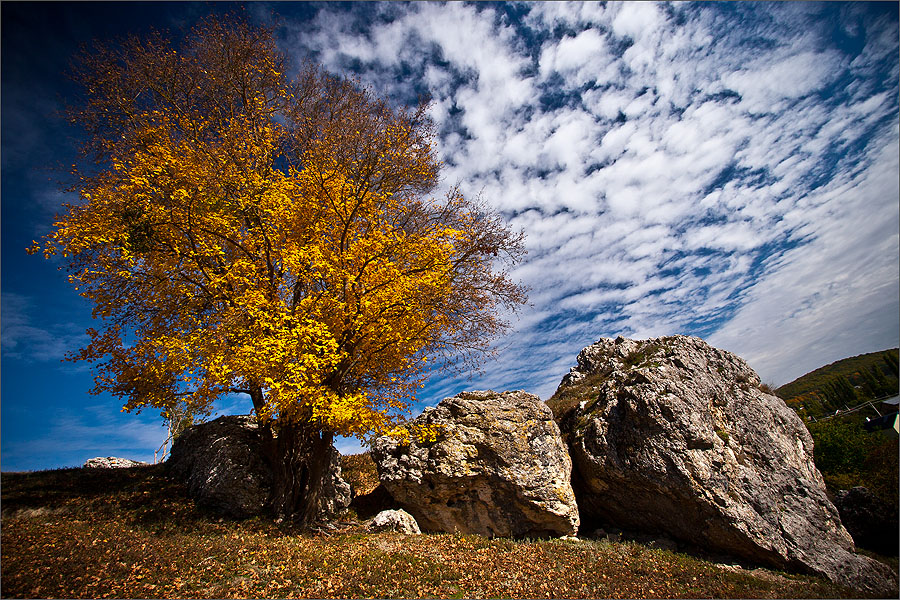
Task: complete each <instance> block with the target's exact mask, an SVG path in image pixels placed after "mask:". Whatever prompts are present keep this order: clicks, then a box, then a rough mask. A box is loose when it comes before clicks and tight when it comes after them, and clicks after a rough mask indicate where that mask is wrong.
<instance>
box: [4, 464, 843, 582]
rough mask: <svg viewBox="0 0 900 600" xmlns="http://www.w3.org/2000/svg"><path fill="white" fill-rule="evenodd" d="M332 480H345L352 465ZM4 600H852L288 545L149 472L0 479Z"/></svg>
mask: <svg viewBox="0 0 900 600" xmlns="http://www.w3.org/2000/svg"><path fill="white" fill-rule="evenodd" d="M347 458H348V459H350V460H349V463H350V464H347V462H345V470H346V471H347V472H348V473H352V472H353V471H354V470H355V467H354V466H353V461H357V462H360V463H365V461H364V459H351V458H350V457H347ZM0 483H2V507H3V512H2V547H0V551H2V557H0V559H2V562H0V565H2V582H0V583H2V591H3V596H4V597H8V598H18V597H45V598H58V597H67V598H122V597H130V598H143V597H149V598H166V597H180V598H206V597H221V598H232V597H242V598H248V597H249V598H254V597H259V598H270V597H297V598H303V597H317V598H341V597H350V598H358V597H363V598H370V597H396V598H410V597H415V598H425V597H439V598H463V597H465V598H488V597H490V598H520V597H529V598H551V597H555V598H569V597H578V598H583V597H597V598H618V597H636V598H645V597H646V598H649V597H654V598H655V597H659V598H663V597H672V598H674V597H693V598H703V597H716V598H726V597H745V598H748V597H751V598H779V597H786V598H797V597H808V598H814V597H822V598H837V597H854V596H857V595H858V594H857V593H856V592H853V591H851V590H847V589H844V588H840V587H837V586H834V585H832V584H830V583H828V582H826V581H824V580H822V579H818V578H813V577H807V576H799V575H787V574H783V573H777V572H774V571H768V570H762V569H757V570H752V571H748V570H743V569H739V568H735V567H726V566H723V565H716V564H714V563H711V562H704V561H701V560H698V559H696V558H692V557H689V556H687V555H684V554H678V553H673V552H669V551H665V550H661V549H652V548H648V547H645V546H642V545H639V544H636V543H610V542H606V541H591V540H509V539H493V540H489V539H486V538H483V537H479V536H470V535H458V534H427V535H421V536H404V535H400V534H395V533H378V534H371V533H368V532H366V530H365V528H364V526H363V525H362V524H361V523H359V522H356V521H354V520H352V519H350V518H347V519H345V520H343V521H341V522H340V523H339V527H338V528H337V529H336V531H335V532H334V533H331V534H321V533H320V534H303V535H297V534H292V533H290V532H287V531H284V530H281V529H279V528H277V527H276V526H275V525H274V524H273V523H271V522H270V521H267V520H265V519H261V518H253V519H248V520H243V521H235V520H227V519H222V518H219V517H217V516H216V515H213V514H210V513H206V512H204V511H202V510H199V509H197V508H196V507H195V506H194V504H193V502H192V501H191V500H189V499H188V498H187V497H186V496H185V490H184V488H183V487H182V486H180V485H179V484H177V483H175V482H173V481H171V480H170V479H169V478H168V477H166V475H165V472H164V470H163V469H162V468H161V467H160V466H151V467H138V468H133V469H116V470H88V469H64V470H57V471H43V472H35V473H4V474H3V475H2V482H0Z"/></svg>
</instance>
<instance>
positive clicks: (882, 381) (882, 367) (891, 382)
mask: <svg viewBox="0 0 900 600" xmlns="http://www.w3.org/2000/svg"><path fill="white" fill-rule="evenodd" d="M897 391H898V349H897V348H894V349H892V350H883V351H881V352H870V353H868V354H860V355H859V356H853V357H851V358H845V359H843V360H839V361H836V362H833V363H831V364H829V365H825V366H824V367H820V368H818V369H816V370H815V371H812V372H810V373H807V374H806V375H803V376H802V377H799V378H797V379H795V380H794V381H792V382H790V383H787V384H785V385H783V386H781V387H780V388H778V389H777V390H776V394H777V395H778V396H780V397H781V398H783V399H784V400H785V402H787V403H788V405H789V406H791V407H792V408H794V409H795V410H800V407H803V408H802V410H803V411H805V414H806V415H808V416H810V417H819V416H822V415H824V414H826V413H832V412H834V411H835V410H837V409H842V408H844V406H845V405H846V406H850V407H852V406H854V405H856V404H860V403H862V402H865V401H866V400H872V399H875V398H882V397H885V396H891V395H895V394H897Z"/></svg>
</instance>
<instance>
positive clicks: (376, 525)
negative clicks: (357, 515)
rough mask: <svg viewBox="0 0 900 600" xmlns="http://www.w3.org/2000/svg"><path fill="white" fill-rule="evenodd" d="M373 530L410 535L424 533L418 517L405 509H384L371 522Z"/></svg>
mask: <svg viewBox="0 0 900 600" xmlns="http://www.w3.org/2000/svg"><path fill="white" fill-rule="evenodd" d="M369 529H371V530H372V531H396V532H398V533H406V534H410V535H418V534H420V533H422V531H421V530H420V529H419V524H418V523H416V519H415V518H414V517H413V516H412V515H411V514H409V513H408V512H406V511H405V510H403V509H402V508H401V509H399V510H383V511H381V512H380V513H378V514H377V515H375V517H374V518H373V519H372V520H371V521H370V522H369Z"/></svg>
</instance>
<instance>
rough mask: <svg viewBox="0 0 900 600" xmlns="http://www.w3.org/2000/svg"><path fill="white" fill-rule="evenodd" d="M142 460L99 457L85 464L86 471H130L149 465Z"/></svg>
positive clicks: (90, 459) (88, 460)
mask: <svg viewBox="0 0 900 600" xmlns="http://www.w3.org/2000/svg"><path fill="white" fill-rule="evenodd" d="M149 464H150V463H146V462H143V461H140V460H131V459H130V458H118V457H116V456H98V457H96V458H89V459H87V460H86V461H85V462H84V465H83V468H85V469H130V468H131V467H144V466H147V465H149Z"/></svg>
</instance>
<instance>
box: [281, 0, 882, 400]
mask: <svg viewBox="0 0 900 600" xmlns="http://www.w3.org/2000/svg"><path fill="white" fill-rule="evenodd" d="M889 8H890V7H889ZM895 8H896V7H895V6H894V7H893V8H891V9H890V10H882V9H874V8H873V7H872V6H870V5H865V4H857V3H852V4H825V5H822V4H816V3H799V4H794V3H788V4H786V5H773V4H768V3H766V4H752V3H751V4H737V5H732V4H692V3H674V4H657V3H645V2H640V3H610V4H607V5H601V4H596V3H585V4H582V3H527V4H511V5H493V4H492V5H470V4H462V3H448V4H438V3H413V4H394V3H384V4H367V5H364V8H360V9H358V10H347V9H346V7H340V6H335V7H331V6H327V5H326V6H324V7H323V8H321V10H320V11H319V12H318V14H317V16H316V17H315V18H314V19H313V20H312V21H304V22H303V23H299V22H297V23H292V22H291V21H290V19H289V18H288V19H287V20H285V21H283V25H284V27H283V28H282V33H283V37H282V43H283V46H284V48H285V49H286V50H288V51H289V52H290V53H292V54H293V55H295V56H296V57H298V58H304V57H311V58H313V59H315V60H318V61H319V62H321V63H322V64H324V65H325V67H326V68H328V69H330V70H332V71H335V72H339V73H352V74H354V75H356V76H358V77H359V78H360V79H361V80H362V81H363V82H365V83H368V84H371V85H372V86H373V87H374V88H375V89H376V90H378V91H379V92H382V93H387V94H389V96H390V97H391V98H393V99H394V100H395V101H396V102H398V103H404V104H409V103H411V102H415V101H416V99H417V98H419V97H421V96H424V95H427V96H428V97H430V98H431V100H432V104H431V114H432V117H433V118H434V120H435V123H436V125H437V128H438V130H439V132H440V140H439V148H438V151H439V152H440V154H441V158H442V160H443V161H444V162H445V164H446V168H445V172H444V176H445V180H444V185H446V186H450V185H452V184H455V183H460V184H461V186H462V189H463V190H464V191H465V192H466V193H467V194H470V195H477V194H483V196H484V198H485V199H486V200H487V201H489V202H490V203H491V204H492V205H493V206H494V207H496V208H497V209H498V210H500V211H501V212H502V213H503V214H504V216H505V217H506V218H507V219H508V220H509V222H510V223H511V224H512V226H513V227H514V228H517V229H522V230H524V231H525V233H526V235H527V245H528V250H529V255H528V257H527V259H526V260H525V261H524V262H523V263H522V264H521V265H519V266H518V267H517V269H516V270H515V272H514V275H515V276H516V277H518V278H519V279H521V280H522V281H523V282H524V283H525V284H526V285H528V286H529V287H530V288H531V295H530V298H531V306H530V307H529V308H527V309H525V310H524V311H523V312H522V313H521V314H520V315H518V317H516V319H515V321H514V323H515V327H514V330H513V331H512V332H511V333H510V335H508V336H506V337H505V338H504V339H502V340H499V341H498V351H499V358H498V361H497V362H495V363H491V364H490V365H489V366H488V367H487V369H486V373H485V374H484V375H483V376H481V377H480V378H478V379H476V381H474V382H460V381H458V380H452V379H442V380H438V379H434V380H433V381H432V382H431V385H430V386H429V388H428V389H427V390H426V392H427V393H426V397H425V398H424V399H425V400H426V402H428V403H433V402H435V401H437V400H438V399H440V397H441V396H442V395H444V394H449V393H454V392H456V391H459V389H460V387H465V386H469V387H471V386H480V387H495V388H508V387H518V388H525V389H529V390H530V391H533V392H536V393H539V394H541V395H542V396H543V397H547V396H548V395H549V394H550V393H552V391H553V389H554V388H555V386H556V384H557V382H558V381H559V378H560V377H561V375H562V374H563V373H565V371H566V370H567V369H568V367H569V366H570V365H571V364H572V363H573V361H574V355H575V353H576V352H577V351H578V350H579V349H580V348H582V347H583V346H585V345H587V344H589V343H591V342H593V341H595V340H596V339H597V338H599V337H601V336H614V335H618V334H622V335H626V336H633V337H647V336H656V335H666V334H672V333H686V334H692V335H700V336H703V337H706V338H708V339H710V340H711V341H712V342H713V343H716V344H718V345H720V346H722V347H725V348H727V349H729V350H732V351H735V352H737V353H738V354H741V355H744V356H745V357H746V358H748V359H749V360H750V362H751V364H752V365H753V366H754V367H755V368H756V369H757V370H758V371H759V372H760V374H761V375H762V376H763V378H764V379H767V380H770V381H772V382H773V383H777V384H780V383H784V382H786V381H788V380H790V379H792V378H793V377H796V376H798V375H801V374H802V373H804V372H806V371H807V370H809V369H812V368H815V367H817V366H820V365H822V364H824V363H826V362H829V361H832V360H835V359H838V358H842V357H844V356H848V355H851V354H854V353H858V352H865V351H872V350H877V349H882V348H886V347H890V346H894V345H897V342H898V327H900V324H898V317H897V315H898V296H900V288H898V273H897V256H898V236H897V231H898V189H897V177H898V127H897V112H898V60H897V54H898V41H897V40H898V30H897V15H896V10H895Z"/></svg>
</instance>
